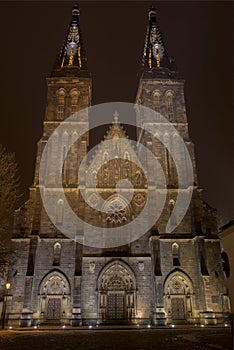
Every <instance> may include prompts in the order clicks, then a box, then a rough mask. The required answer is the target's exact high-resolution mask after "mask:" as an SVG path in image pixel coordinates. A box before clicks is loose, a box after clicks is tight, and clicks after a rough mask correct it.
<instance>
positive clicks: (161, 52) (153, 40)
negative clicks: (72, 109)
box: [53, 5, 176, 75]
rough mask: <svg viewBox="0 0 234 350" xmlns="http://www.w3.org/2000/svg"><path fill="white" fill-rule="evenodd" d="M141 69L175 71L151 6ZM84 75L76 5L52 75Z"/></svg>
mask: <svg viewBox="0 0 234 350" xmlns="http://www.w3.org/2000/svg"><path fill="white" fill-rule="evenodd" d="M142 63H143V71H145V72H149V71H155V69H157V68H160V67H166V68H168V69H169V70H172V71H175V70H176V69H175V63H174V61H173V60H172V58H171V57H168V55H167V51H166V47H165V45H164V42H163V38H162V34H161V31H160V28H159V25H158V23H157V18H156V11H155V9H154V8H153V7H151V8H150V9H149V22H148V27H147V34H146V39H145V47H144V55H143V62H142ZM64 73H65V74H66V75H74V74H75V75H84V74H85V75H86V74H88V71H87V59H86V57H85V54H84V48H83V43H82V39H81V30H80V24H79V9H78V5H74V7H73V10H72V20H71V23H70V26H69V29H68V32H67V35H66V38H65V42H64V44H63V47H62V50H61V52H60V54H59V56H58V59H57V62H56V66H55V70H54V71H53V75H63V74H64Z"/></svg>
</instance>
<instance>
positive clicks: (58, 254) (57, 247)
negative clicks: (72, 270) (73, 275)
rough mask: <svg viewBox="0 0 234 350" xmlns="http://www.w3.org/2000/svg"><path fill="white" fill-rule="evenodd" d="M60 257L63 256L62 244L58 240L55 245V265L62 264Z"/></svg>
mask: <svg viewBox="0 0 234 350" xmlns="http://www.w3.org/2000/svg"><path fill="white" fill-rule="evenodd" d="M60 257H61V244H60V243H58V242H57V243H55V245H54V261H53V266H59V265H60Z"/></svg>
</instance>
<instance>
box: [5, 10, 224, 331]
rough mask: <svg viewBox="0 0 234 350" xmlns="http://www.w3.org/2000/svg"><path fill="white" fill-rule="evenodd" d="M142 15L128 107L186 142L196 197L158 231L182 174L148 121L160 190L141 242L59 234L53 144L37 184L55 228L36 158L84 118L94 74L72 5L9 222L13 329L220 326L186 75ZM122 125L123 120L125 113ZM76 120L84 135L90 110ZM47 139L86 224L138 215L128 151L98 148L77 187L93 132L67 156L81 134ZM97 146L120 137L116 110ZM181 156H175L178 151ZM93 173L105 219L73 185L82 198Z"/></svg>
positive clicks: (152, 21) (214, 254) (214, 239)
mask: <svg viewBox="0 0 234 350" xmlns="http://www.w3.org/2000/svg"><path fill="white" fill-rule="evenodd" d="M148 16H149V20H148V28H147V34H146V41H145V47H144V55H143V64H142V74H141V78H140V80H139V86H138V92H137V96H136V101H135V103H136V104H137V105H141V106H144V107H147V108H150V109H152V110H153V111H156V112H158V113H161V114H162V115H163V116H164V117H165V118H167V120H168V123H170V124H172V125H173V126H174V128H175V130H177V132H178V133H179V134H180V136H181V138H182V139H183V142H184V144H185V145H186V148H187V150H188V152H189V154H190V158H191V160H192V167H193V174H194V176H193V182H192V184H190V185H191V187H192V198H191V202H190V204H189V206H188V209H187V211H186V214H185V216H184V218H183V219H182V221H181V222H180V223H179V224H178V225H176V226H175V229H174V230H173V231H172V232H170V233H167V232H166V230H165V227H166V224H167V222H168V220H171V221H172V222H173V221H174V222H175V221H176V218H175V217H174V218H173V216H172V212H173V207H174V206H175V203H176V201H177V199H178V198H177V197H178V173H177V169H176V167H175V164H174V162H173V158H172V157H171V155H170V154H169V152H168V150H167V149H166V148H165V147H164V146H163V141H165V142H170V144H171V145H172V148H173V149H174V150H177V152H180V149H177V148H176V147H177V137H176V136H175V137H173V135H172V136H171V135H170V140H168V138H169V135H168V134H166V133H165V134H161V135H160V133H162V129H161V128H160V127H159V122H157V120H156V121H154V123H152V125H151V128H152V130H153V133H154V135H156V136H155V137H154V136H152V134H150V133H148V132H147V131H145V130H144V129H142V130H137V144H139V143H141V144H142V145H144V146H146V147H147V148H148V149H149V150H150V151H151V153H152V154H154V155H155V157H156V158H157V159H158V161H159V162H160V164H161V167H162V169H163V173H164V176H165V179H166V190H167V195H166V199H165V205H164V207H163V210H162V213H161V215H160V217H159V218H158V220H157V221H156V222H155V223H154V224H153V225H151V227H150V229H149V230H148V231H147V232H145V233H144V235H143V236H141V237H139V238H138V239H136V240H133V241H131V242H130V243H125V244H123V245H120V246H117V245H116V246H114V247H103V248H101V247H90V246H89V245H84V244H82V242H80V241H79V240H75V239H72V238H69V237H67V236H66V235H65V234H63V233H62V232H61V231H60V230H59V229H58V227H59V225H62V224H63V221H64V220H66V210H65V208H64V201H63V199H62V198H61V196H60V191H61V189H60V188H59V187H58V179H57V177H56V172H55V171H53V162H54V161H55V160H56V159H57V158H53V147H52V148H51V149H50V151H51V152H52V158H51V159H52V161H51V164H50V167H49V165H48V168H50V171H47V170H48V169H47V167H46V168H45V173H46V175H45V178H46V182H47V185H48V186H49V188H50V190H51V191H53V193H54V197H53V198H54V200H53V207H54V210H55V216H56V223H57V224H56V225H54V223H52V221H51V220H50V218H49V217H48V215H47V212H46V210H45V209H44V206H43V204H42V199H41V193H40V184H39V167H40V161H41V157H42V152H43V150H44V148H45V146H46V144H47V141H48V139H49V137H50V136H51V134H52V133H54V131H55V129H56V128H57V127H58V125H60V123H61V122H62V121H64V120H66V118H68V117H69V116H71V115H72V114H74V113H76V112H79V111H83V110H84V111H87V108H88V107H89V106H91V91H92V79H91V75H90V74H89V72H88V70H87V60H86V56H85V53H84V49H83V44H82V38H81V31H80V25H79V10H78V8H77V6H74V8H73V11H72V20H71V24H70V26H69V29H68V32H67V35H66V38H65V42H64V45H63V47H62V50H61V52H60V54H59V55H58V57H57V60H56V64H55V67H54V69H53V71H52V74H51V76H50V77H49V78H48V79H47V85H48V94H47V107H46V113H45V119H44V129H43V130H44V131H43V135H42V137H41V139H40V140H39V142H38V151H37V160H36V167H35V177H34V182H33V184H32V186H31V187H30V196H29V200H28V201H27V202H26V203H25V204H24V205H23V206H22V207H21V208H20V209H18V210H17V211H16V215H15V225H14V232H13V238H12V242H13V246H14V251H15V252H16V253H15V254H14V258H13V261H12V265H11V267H10V271H9V280H10V282H11V286H12V287H11V295H12V297H11V298H9V299H8V300H9V301H8V310H7V311H8V315H9V317H8V319H9V321H8V322H9V324H12V325H21V326H33V325H38V324H48V323H53V324H61V325H66V324H67V325H72V326H80V325H97V324H100V325H101V324H139V325H140V324H142V325H143V324H145V325H147V324H151V325H170V324H185V323H190V324H204V325H205V324H224V323H226V322H227V319H228V317H229V312H230V305H229V298H228V293H227V280H226V276H225V273H224V271H223V265H222V258H221V246H220V240H219V238H218V235H217V232H218V230H217V224H216V216H215V210H213V209H212V208H211V207H209V205H207V204H206V203H205V202H204V201H203V200H202V198H201V192H202V191H201V188H199V186H198V183H197V176H196V164H195V156H194V147H193V143H192V141H191V140H190V137H189V132H188V124H187V116H186V107H185V98H184V80H183V79H182V78H181V77H180V74H179V72H178V70H177V67H176V64H175V61H174V59H173V58H172V57H170V56H169V55H168V53H167V51H166V47H165V44H164V42H163V38H162V34H161V32H160V28H159V25H158V22H157V18H156V11H155V10H154V9H153V8H151V9H150V10H149V14H148ZM113 113H114V111H113ZM111 117H112V116H111ZM125 118H126V119H125V120H126V121H127V116H125ZM137 118H138V117H137ZM139 118H142V119H141V120H140V121H139V122H140V123H141V125H144V124H147V122H148V117H147V115H145V117H139ZM77 123H78V125H77V127H78V128H80V129H81V130H84V126H85V127H87V128H88V126H89V115H88V114H87V113H83V115H82V118H81V119H80V120H79V121H77ZM82 128H83V129H82ZM53 137H54V139H53V142H54V145H56V152H57V154H56V156H59V159H60V161H62V162H63V174H62V183H63V191H64V194H65V196H66V198H67V200H68V201H69V203H70V205H71V207H72V208H73V210H74V212H75V213H76V214H77V215H78V216H79V217H80V218H82V220H84V221H86V222H88V223H90V224H92V225H94V226H97V227H102V226H104V227H121V226H124V225H125V224H126V223H128V222H130V221H131V220H132V219H133V218H135V217H137V216H138V215H139V214H140V213H141V211H142V210H143V207H144V204H145V201H146V198H147V193H148V188H149V187H148V186H150V183H147V181H146V177H145V174H144V173H143V172H142V170H141V169H140V168H139V166H138V165H137V164H136V162H134V155H135V154H136V152H137V150H136V147H135V146H132V149H129V150H128V149H127V148H126V150H125V151H124V152H123V154H122V155H121V159H120V157H115V158H113V157H112V158H113V159H109V156H110V152H111V153H114V152H115V149H110V148H108V147H104V148H102V147H99V148H98V149H97V152H96V153H95V156H94V158H93V160H92V161H91V162H92V164H91V169H92V172H90V173H88V174H87V177H86V178H85V179H83V181H82V183H81V182H78V171H79V167H80V164H81V162H82V159H83V158H84V157H85V156H86V154H87V153H88V152H89V144H90V133H89V132H84V133H83V134H82V136H81V137H80V138H79V139H78V140H77V141H76V142H74V143H73V145H72V146H71V148H70V150H69V152H68V149H67V148H68V141H69V140H73V139H74V140H76V138H77V135H76V134H75V132H74V130H73V128H72V123H68V124H67V129H64V130H63V133H59V132H58V133H54V135H53ZM104 139H105V140H113V139H126V140H127V139H128V137H127V134H126V131H125V130H124V126H123V125H121V123H120V122H119V120H118V115H117V113H115V115H114V118H113V122H112V124H111V126H110V127H109V130H108V131H107V133H106V135H105V138H104ZM111 145H112V144H111V143H110V147H112V146H111ZM129 145H131V143H130V142H129ZM130 148H131V147H130ZM67 152H68V153H67ZM116 152H117V151H116ZM66 154H67V155H66ZM179 156H180V157H181V158H183V154H179ZM98 157H99V158H102V159H103V166H102V167H101V168H99V169H95V158H96V159H98ZM53 159H54V161H53ZM90 176H91V177H93V178H94V179H95V182H96V184H97V187H98V191H99V194H100V195H101V196H102V197H103V198H104V199H105V205H106V210H105V212H101V213H99V212H98V211H97V210H95V203H96V201H98V199H97V198H96V197H95V195H91V196H90V197H91V198H89V201H90V203H91V202H92V206H89V204H88V202H89V201H88V202H85V201H84V199H83V197H82V195H81V190H83V191H85V192H86V193H89V190H90V187H91V185H90V182H89V181H90V178H89V177H90ZM121 179H128V180H129V181H130V182H131V183H132V186H133V187H132V188H133V196H132V199H131V201H130V203H129V204H128V205H126V203H125V199H124V197H123V198H122V199H121V197H120V196H117V194H116V184H117V182H118V181H119V180H121ZM81 187H82V188H81ZM184 191H186V188H184ZM169 218H170V219H169ZM82 229H83V228H82V226H80V227H79V228H78V229H77V235H82Z"/></svg>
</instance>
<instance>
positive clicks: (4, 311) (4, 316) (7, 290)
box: [1, 282, 11, 330]
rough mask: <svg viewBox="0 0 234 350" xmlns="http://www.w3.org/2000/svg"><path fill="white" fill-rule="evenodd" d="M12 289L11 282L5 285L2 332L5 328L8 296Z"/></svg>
mask: <svg viewBox="0 0 234 350" xmlns="http://www.w3.org/2000/svg"><path fill="white" fill-rule="evenodd" d="M10 288H11V284H10V282H7V283H6V284H5V289H6V292H5V294H4V296H3V306H2V317H1V323H2V330H3V329H4V328H5V318H6V306H7V296H8V292H9V289H10Z"/></svg>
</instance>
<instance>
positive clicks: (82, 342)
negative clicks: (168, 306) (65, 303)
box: [0, 326, 232, 350]
mask: <svg viewBox="0 0 234 350" xmlns="http://www.w3.org/2000/svg"><path fill="white" fill-rule="evenodd" d="M0 349H1V350H32V349H33V350H131V349H132V350H133V349H134V350H154V349H155V350H167V349H168V350H193V349H195V350H197V349H198V350H199V349H201V350H214V349H216V350H231V349H232V330H231V328H229V327H226V328H219V327H203V328H202V327H182V326H178V327H176V328H166V327H164V328H157V329H156V328H143V327H142V328H139V329H132V328H127V327H125V328H124V329H120V328H116V327H115V329H113V328H112V329H111V328H110V327H106V328H103V327H98V329H97V328H96V327H94V328H92V329H89V328H88V327H86V328H85V327H81V328H76V329H74V328H69V327H67V328H65V329H59V330H58V329H52V328H50V329H48V328H47V329H45V328H44V329H43V330H40V328H39V329H30V330H29V329H22V328H21V329H20V330H14V329H13V330H7V331H0Z"/></svg>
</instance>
